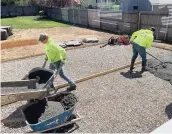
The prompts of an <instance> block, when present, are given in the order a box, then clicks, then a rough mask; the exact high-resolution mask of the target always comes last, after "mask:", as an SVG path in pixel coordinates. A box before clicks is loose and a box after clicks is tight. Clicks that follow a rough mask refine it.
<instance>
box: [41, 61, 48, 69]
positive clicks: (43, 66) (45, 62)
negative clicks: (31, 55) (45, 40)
mask: <svg viewBox="0 0 172 134" xmlns="http://www.w3.org/2000/svg"><path fill="white" fill-rule="evenodd" d="M46 64H47V59H46V60H45V61H44V64H43V65H42V68H45V66H46Z"/></svg>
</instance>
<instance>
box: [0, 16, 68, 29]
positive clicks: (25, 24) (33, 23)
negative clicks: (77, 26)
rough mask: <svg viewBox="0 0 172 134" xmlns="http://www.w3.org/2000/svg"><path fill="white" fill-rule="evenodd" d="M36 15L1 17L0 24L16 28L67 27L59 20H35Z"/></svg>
mask: <svg viewBox="0 0 172 134" xmlns="http://www.w3.org/2000/svg"><path fill="white" fill-rule="evenodd" d="M36 18H38V17H36V16H29V17H14V18H2V19H0V20H1V25H2V26H7V25H12V27H13V28H16V29H29V28H51V27H68V26H69V25H67V24H63V23H60V22H56V21H52V20H49V19H41V20H36Z"/></svg>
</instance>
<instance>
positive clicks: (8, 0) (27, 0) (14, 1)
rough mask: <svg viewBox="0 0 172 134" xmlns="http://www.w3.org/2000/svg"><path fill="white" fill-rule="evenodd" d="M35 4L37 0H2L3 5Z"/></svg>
mask: <svg viewBox="0 0 172 134" xmlns="http://www.w3.org/2000/svg"><path fill="white" fill-rule="evenodd" d="M35 4H36V1H35V0H1V5H2V6H14V5H16V6H29V5H35Z"/></svg>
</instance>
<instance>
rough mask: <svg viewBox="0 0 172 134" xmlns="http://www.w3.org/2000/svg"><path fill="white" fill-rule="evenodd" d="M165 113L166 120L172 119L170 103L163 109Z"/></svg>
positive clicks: (171, 104)
mask: <svg viewBox="0 0 172 134" xmlns="http://www.w3.org/2000/svg"><path fill="white" fill-rule="evenodd" d="M165 113H166V114H167V116H168V119H172V103H170V104H169V105H168V106H167V107H166V108H165Z"/></svg>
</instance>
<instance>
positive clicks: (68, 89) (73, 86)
mask: <svg viewBox="0 0 172 134" xmlns="http://www.w3.org/2000/svg"><path fill="white" fill-rule="evenodd" d="M72 90H76V85H72V86H70V87H68V88H67V91H72Z"/></svg>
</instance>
